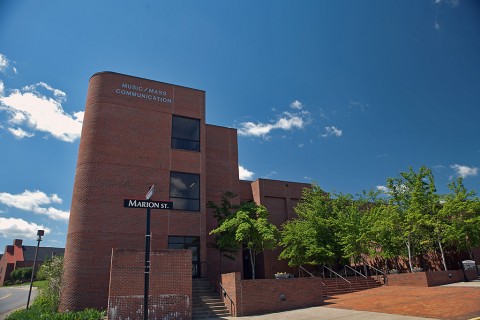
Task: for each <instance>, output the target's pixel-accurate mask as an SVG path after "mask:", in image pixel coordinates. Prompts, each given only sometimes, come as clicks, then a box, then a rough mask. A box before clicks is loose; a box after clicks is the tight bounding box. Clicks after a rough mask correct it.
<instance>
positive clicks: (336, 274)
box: [323, 265, 353, 292]
mask: <svg viewBox="0 0 480 320" xmlns="http://www.w3.org/2000/svg"><path fill="white" fill-rule="evenodd" d="M325 269H327V270H328V271H329V272H330V278H331V277H332V273H333V274H334V275H335V282H336V284H337V285H338V278H340V279H342V280H343V281H346V282H347V283H348V285H349V287H350V292H353V291H352V283H351V282H350V281H348V280H347V279H345V278H344V277H342V276H341V275H339V274H338V273H336V272H335V271H333V270H332V269H330V268H328V267H327V266H325V265H323V270H324V273H323V275H324V278H325Z"/></svg>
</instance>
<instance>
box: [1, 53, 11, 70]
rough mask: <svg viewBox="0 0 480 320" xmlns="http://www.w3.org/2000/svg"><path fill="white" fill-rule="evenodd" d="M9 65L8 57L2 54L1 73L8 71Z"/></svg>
mask: <svg viewBox="0 0 480 320" xmlns="http://www.w3.org/2000/svg"><path fill="white" fill-rule="evenodd" d="M8 65H9V62H8V59H7V57H6V56H5V55H3V54H1V53H0V72H4V71H5V70H7V67H8Z"/></svg>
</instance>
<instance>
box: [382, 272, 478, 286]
mask: <svg viewBox="0 0 480 320" xmlns="http://www.w3.org/2000/svg"><path fill="white" fill-rule="evenodd" d="M466 275H467V279H468V280H474V279H477V275H476V272H475V271H467V272H466ZM464 280H465V278H464V274H463V270H449V271H427V272H414V273H399V274H389V275H388V285H389V286H412V287H433V286H439V285H443V284H449V283H455V282H463V281H464Z"/></svg>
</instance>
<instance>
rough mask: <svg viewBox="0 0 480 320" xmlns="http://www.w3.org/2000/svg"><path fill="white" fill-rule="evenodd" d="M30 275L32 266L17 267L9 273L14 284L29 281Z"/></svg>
mask: <svg viewBox="0 0 480 320" xmlns="http://www.w3.org/2000/svg"><path fill="white" fill-rule="evenodd" d="M31 277H32V267H25V268H18V269H15V270H13V271H12V272H11V273H10V279H11V280H12V282H13V283H15V284H18V283H22V282H27V281H30V278H31Z"/></svg>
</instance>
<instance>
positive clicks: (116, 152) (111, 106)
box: [60, 72, 238, 310]
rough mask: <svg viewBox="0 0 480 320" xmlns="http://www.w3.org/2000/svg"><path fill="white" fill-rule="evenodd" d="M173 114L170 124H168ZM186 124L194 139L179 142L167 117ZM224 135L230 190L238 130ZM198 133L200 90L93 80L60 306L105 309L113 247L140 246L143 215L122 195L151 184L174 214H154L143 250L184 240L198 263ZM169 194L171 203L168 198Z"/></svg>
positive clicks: (201, 210) (201, 165)
mask: <svg viewBox="0 0 480 320" xmlns="http://www.w3.org/2000/svg"><path fill="white" fill-rule="evenodd" d="M173 115H175V116H177V120H173V124H172V117H174V116H173ZM189 119H194V121H193V120H192V121H193V123H194V124H195V123H196V124H197V127H196V128H197V129H199V133H198V132H197V134H196V135H190V136H193V137H194V138H188V137H190V136H188V137H187V139H183V138H182V137H183V136H182V133H181V132H180V133H179V137H180V138H179V139H176V140H175V141H173V139H172V126H173V127H175V121H177V125H178V127H179V128H180V129H183V128H186V127H185V125H184V123H190V122H191V121H190V122H189ZM177 129H178V128H177ZM177 129H175V128H173V130H174V131H173V132H175V130H177ZM180 129H178V130H180ZM225 130H226V132H228V134H227V135H226V137H228V139H229V140H232V141H234V147H235V154H234V157H231V160H232V162H231V163H230V164H229V165H228V166H229V170H230V169H232V170H233V171H234V172H232V173H231V174H230V175H229V177H228V178H227V179H226V181H230V182H229V184H231V185H233V186H235V185H238V169H237V167H236V166H237V163H236V132H235V131H234V130H231V129H226V128H225ZM206 131H207V129H205V92H204V91H200V90H195V89H189V88H185V87H180V86H175V85H170V84H166V83H161V82H156V81H151V80H146V79H141V78H136V77H131V76H126V75H121V74H117V73H112V72H102V73H97V74H95V75H93V76H92V78H91V79H90V83H89V87H88V96H87V101H86V107H85V117H84V122H83V129H82V138H81V142H80V148H79V155H78V162H77V168H76V174H75V184H74V190H73V197H72V207H71V213H70V221H69V226H68V234H67V242H66V252H65V265H64V280H63V288H62V296H61V304H60V309H61V310H79V309H83V308H86V307H96V308H103V309H104V308H106V306H107V300H108V290H109V277H110V265H111V255H112V249H125V250H139V251H143V250H144V248H145V210H143V209H128V208H124V207H123V199H125V198H132V199H142V198H143V197H144V196H145V193H146V191H147V189H148V186H149V185H151V184H155V185H156V188H155V189H156V191H155V194H154V196H153V197H152V200H172V201H173V200H174V201H176V204H177V206H176V207H177V210H161V211H160V210H158V211H152V219H151V231H152V242H151V249H152V250H159V249H166V248H168V247H169V246H170V244H169V241H173V242H174V240H175V239H176V238H175V239H174V240H170V239H172V238H171V237H172V236H188V237H184V238H185V239H187V240H188V239H194V240H195V241H197V247H196V249H195V250H196V253H197V254H198V257H197V258H196V259H197V260H198V261H200V260H201V261H205V258H206V254H207V253H206V244H205V241H206V213H205V212H206V210H205V202H206V199H205V197H206V196H205V190H206V179H205V166H206V164H205V163H206V161H205V135H206ZM174 134H175V133H174ZM189 134H190V133H189ZM182 139H183V140H182ZM184 140H185V141H184ZM184 147H186V149H190V150H185V148H184ZM235 170H236V171H235ZM175 173H176V174H177V176H175V175H174V174H175ZM185 177H186V178H185ZM191 177H193V178H194V179H196V180H193V181H194V182H192V183H189V184H190V185H189V186H188V187H185V184H186V182H183V185H182V186H178V184H177V182H178V181H180V182H182V181H181V180H182V179H187V181H188V178H190V179H193V178H191ZM180 182H179V184H181V183H180ZM182 188H183V189H182ZM187 188H190V189H192V190H194V191H190V189H188V190H187V191H188V192H193V193H191V194H193V195H191V194H187V193H185V192H186V191H185V190H186V189H187ZM222 188H223V187H222ZM184 189H185V190H184ZM172 190H173V191H172ZM184 191H185V192H184ZM234 191H235V190H234ZM182 192H183V193H182ZM176 193H178V197H177V198H175V199H171V197H174V196H176ZM185 194H186V195H185ZM182 197H183V198H185V197H187V198H189V199H187V200H185V199H183V198H182ZM190 198H191V199H190ZM185 203H187V204H185ZM178 208H180V209H178ZM182 208H183V209H182ZM169 236H170V237H169ZM179 238H180V237H179ZM184 238H180V239H184ZM196 239H198V240H196ZM177 240H178V239H177ZM183 241H185V240H183ZM172 245H176V244H175V243H174V244H172ZM199 272H200V271H199ZM204 273H205V271H202V274H204ZM154 276H155V275H154V274H151V277H154Z"/></svg>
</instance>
